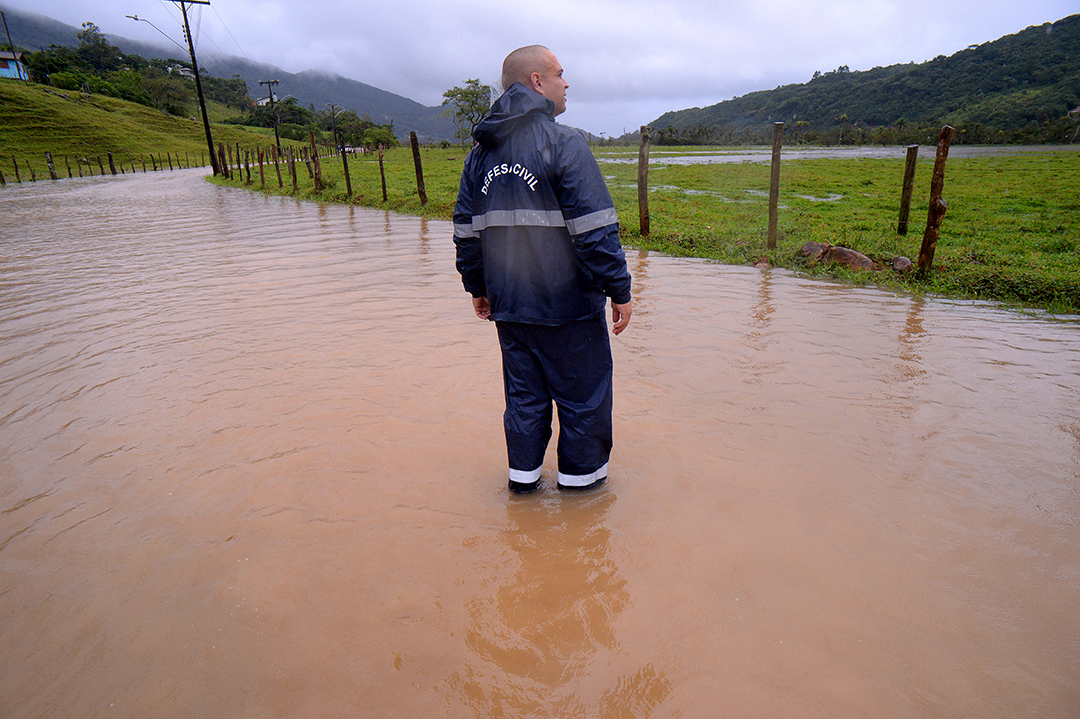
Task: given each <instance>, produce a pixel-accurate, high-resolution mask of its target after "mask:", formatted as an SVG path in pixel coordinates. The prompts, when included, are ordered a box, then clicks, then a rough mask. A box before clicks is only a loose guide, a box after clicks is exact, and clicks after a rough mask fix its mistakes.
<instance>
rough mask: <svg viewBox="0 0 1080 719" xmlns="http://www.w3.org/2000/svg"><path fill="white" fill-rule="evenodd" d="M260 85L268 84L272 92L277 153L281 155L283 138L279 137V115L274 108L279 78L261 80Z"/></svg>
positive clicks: (267, 88) (272, 111) (267, 86)
mask: <svg viewBox="0 0 1080 719" xmlns="http://www.w3.org/2000/svg"><path fill="white" fill-rule="evenodd" d="M259 84H260V85H266V90H267V92H269V93H270V114H271V115H273V116H274V142H276V143H277V154H278V157H281V138H280V137H278V129H277V126H278V116H277V110H275V109H274V85H277V84H278V81H277V80H259Z"/></svg>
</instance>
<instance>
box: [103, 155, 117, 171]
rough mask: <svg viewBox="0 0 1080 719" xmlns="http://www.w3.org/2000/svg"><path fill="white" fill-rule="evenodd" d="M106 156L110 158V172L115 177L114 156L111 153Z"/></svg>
mask: <svg viewBox="0 0 1080 719" xmlns="http://www.w3.org/2000/svg"><path fill="white" fill-rule="evenodd" d="M105 155H106V156H108V158H109V172H111V173H112V174H114V175H115V174H116V162H115V161H114V160H113V154H112V153H111V152H106V153H105Z"/></svg>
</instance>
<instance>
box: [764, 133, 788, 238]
mask: <svg viewBox="0 0 1080 719" xmlns="http://www.w3.org/2000/svg"><path fill="white" fill-rule="evenodd" d="M783 141H784V123H782V122H774V123H773V134H772V173H771V174H770V176H769V237H768V241H767V246H768V248H769V249H770V250H775V249H776V226H777V225H778V224H779V220H780V211H779V202H780V147H781V145H782V144H783Z"/></svg>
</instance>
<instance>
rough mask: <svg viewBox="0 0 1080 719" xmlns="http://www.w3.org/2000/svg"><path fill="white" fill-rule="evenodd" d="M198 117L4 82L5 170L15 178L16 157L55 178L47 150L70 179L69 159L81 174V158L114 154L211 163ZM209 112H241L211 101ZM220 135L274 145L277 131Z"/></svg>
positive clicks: (1, 134)
mask: <svg viewBox="0 0 1080 719" xmlns="http://www.w3.org/2000/svg"><path fill="white" fill-rule="evenodd" d="M193 112H194V113H195V117H194V118H181V117H173V116H170V115H165V114H163V113H161V112H159V111H157V110H154V109H153V108H149V107H145V106H143V105H137V104H135V103H131V102H126V101H124V100H117V99H114V98H111V97H105V96H104V95H86V96H84V95H83V94H82V93H79V92H71V91H68V90H55V89H53V88H48V87H45V86H44V85H34V84H30V85H27V84H25V83H21V82H15V81H10V80H4V81H0V170H3V172H4V175H5V177H6V178H7V179H8V180H14V179H15V178H14V168H13V159H12V158H14V159H15V160H16V161H17V162H18V164H19V166H20V172H21V173H22V174H28V173H26V172H25V170H26V163H29V165H30V167H31V168H33V169H34V172H35V174H36V175H37V177H38V178H39V179H40V178H42V177H48V170H47V168H46V163H45V153H46V152H51V153H52V154H53V159H54V162H55V164H56V166H57V171H58V172H60V173H62V176H64V177H66V176H67V170H66V167H65V166H64V158H65V157H67V158H69V161H70V164H71V165H72V167H73V168H74V167H76V163H75V159H76V158H80V157H88V158H93V157H97V156H101V157H105V156H106V153H109V152H111V153H113V155H114V158H115V160H116V162H118V163H119V162H124V163H129V162H130V161H132V160H134V161H135V162H136V163H137V164H138V163H139V162H140V160H139V157H140V155H143V156H145V155H148V154H150V153H153V154H154V155H155V156H158V155H160V156H162V157H164V156H165V155H166V153H171V154H172V156H173V157H174V158H175V157H178V156H184V155H185V153H186V156H187V157H188V158H189V159H190V161H191V164H192V165H197V164H200V163H201V162H205V163H206V164H209V157H208V154H209V151H208V150H207V147H206V135H205V132H204V130H203V124H202V119H201V117H199V115H198V110H197V109H195V108H194V107H193ZM208 114H209V115H210V116H211V117H215V116H216V117H222V116H225V115H226V114H228V115H232V114H235V113H233V112H226V111H225V110H223V109H222V108H220V106H215V105H214V104H213V103H210V104H209V107H208ZM212 131H213V136H214V142H215V143H217V142H224V143H229V144H231V145H235V144H236V143H240V144H241V145H242V146H247V145H252V144H255V143H260V142H261V143H264V144H266V143H269V142H273V130H260V129H255V128H241V127H235V126H231V125H218V124H214V125H212ZM293 144H297V143H293ZM94 166H95V168H96V161H95V163H94ZM107 167H108V166H107V165H106V168H107ZM139 167H140V169H141V164H140V165H139ZM94 171H95V172H97V170H96V169H95V170H94Z"/></svg>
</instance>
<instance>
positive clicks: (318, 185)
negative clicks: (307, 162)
mask: <svg viewBox="0 0 1080 719" xmlns="http://www.w3.org/2000/svg"><path fill="white" fill-rule="evenodd" d="M309 134H310V135H311V162H312V164H314V165H315V173H314V175H312V177H314V178H315V192H322V189H323V184H322V166H321V165H320V164H319V146H318V145H316V144H315V133H314V132H311V133H309Z"/></svg>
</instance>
